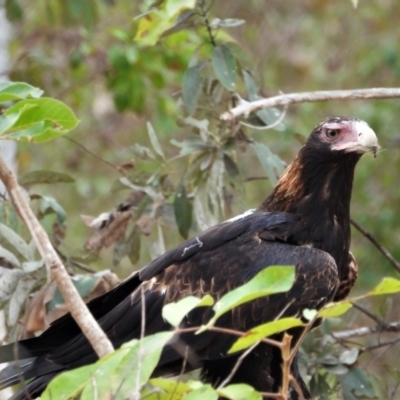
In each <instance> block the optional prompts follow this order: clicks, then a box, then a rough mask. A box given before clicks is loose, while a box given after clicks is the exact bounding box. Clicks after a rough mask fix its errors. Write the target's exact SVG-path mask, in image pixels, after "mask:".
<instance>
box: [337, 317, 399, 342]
mask: <svg viewBox="0 0 400 400" xmlns="http://www.w3.org/2000/svg"><path fill="white" fill-rule="evenodd" d="M380 332H400V321H396V322H390V323H387V324H385V325H384V326H381V325H378V326H363V327H361V328H355V329H349V330H347V331H340V332H332V333H331V334H332V336H333V337H334V338H335V339H338V340H340V339H349V338H352V337H360V336H366V335H371V334H373V333H380Z"/></svg>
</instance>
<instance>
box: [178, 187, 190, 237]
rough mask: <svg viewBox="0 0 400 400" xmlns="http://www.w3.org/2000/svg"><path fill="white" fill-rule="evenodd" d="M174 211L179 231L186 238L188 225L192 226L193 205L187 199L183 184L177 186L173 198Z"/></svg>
mask: <svg viewBox="0 0 400 400" xmlns="http://www.w3.org/2000/svg"><path fill="white" fill-rule="evenodd" d="M174 213H175V219H176V223H177V225H178V229H179V233H180V234H181V235H182V237H183V238H184V239H187V237H188V234H189V230H190V227H191V226H192V213H193V206H192V203H191V202H190V201H189V199H188V197H187V194H186V189H185V187H184V186H183V185H180V186H179V187H178V191H177V192H176V195H175V198H174Z"/></svg>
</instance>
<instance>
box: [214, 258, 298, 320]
mask: <svg viewBox="0 0 400 400" xmlns="http://www.w3.org/2000/svg"><path fill="white" fill-rule="evenodd" d="M294 278H295V268H294V267H288V266H269V267H267V268H264V269H263V270H262V271H260V272H259V273H258V274H257V275H256V276H255V277H254V278H252V279H251V280H250V281H249V282H247V283H245V284H244V285H242V286H240V287H238V288H236V289H234V290H232V291H231V292H229V293H227V294H225V295H224V296H222V298H221V299H220V300H219V301H218V302H217V303H216V304H215V305H214V307H213V310H214V311H215V315H214V317H213V318H212V319H211V320H210V322H209V323H208V324H207V326H211V325H213V324H214V323H215V322H216V320H217V319H218V318H219V317H220V316H221V315H222V314H225V313H226V312H228V311H230V310H232V309H233V308H234V307H237V306H239V305H240V304H243V303H246V302H248V301H251V300H254V299H256V298H259V297H264V296H267V295H270V294H274V293H282V292H286V291H288V290H289V289H290V288H291V287H292V285H293V282H294Z"/></svg>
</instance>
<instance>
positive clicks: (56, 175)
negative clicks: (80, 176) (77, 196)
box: [18, 171, 75, 186]
mask: <svg viewBox="0 0 400 400" xmlns="http://www.w3.org/2000/svg"><path fill="white" fill-rule="evenodd" d="M71 182H75V179H74V178H72V177H71V176H69V175H67V174H63V173H61V172H55V171H32V172H27V173H26V174H23V175H21V176H20V177H19V178H18V183H19V184H20V185H21V186H24V185H34V184H42V183H48V184H53V183H71Z"/></svg>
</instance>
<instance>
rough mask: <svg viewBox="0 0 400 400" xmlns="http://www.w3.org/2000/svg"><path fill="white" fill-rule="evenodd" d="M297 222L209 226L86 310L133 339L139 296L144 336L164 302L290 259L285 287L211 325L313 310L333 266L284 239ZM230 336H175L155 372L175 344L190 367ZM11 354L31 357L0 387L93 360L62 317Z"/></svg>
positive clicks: (175, 363) (220, 290)
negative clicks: (291, 274) (291, 278)
mask: <svg viewBox="0 0 400 400" xmlns="http://www.w3.org/2000/svg"><path fill="white" fill-rule="evenodd" d="M299 223H301V220H299V218H298V217H297V216H296V215H294V214H288V213H281V212H271V213H269V212H253V213H251V214H248V215H245V216H243V217H239V218H236V219H234V220H231V221H227V222H225V223H222V224H220V225H217V226H215V227H212V228H210V229H209V230H207V231H205V232H203V233H202V234H200V235H199V236H197V237H195V238H192V239H190V240H188V241H186V242H184V243H182V244H181V245H180V246H178V247H176V248H175V249H173V250H171V251H169V252H167V253H165V254H164V255H163V256H161V257H159V258H157V259H156V260H154V261H153V262H151V263H150V264H149V265H147V266H146V267H145V268H143V269H142V270H140V271H139V272H136V273H134V274H133V275H132V276H131V277H129V278H128V279H127V280H125V281H124V282H122V283H121V284H120V285H119V286H118V287H116V288H115V289H114V290H112V291H110V292H109V293H106V294H104V295H102V296H100V297H99V298H97V299H94V300H93V301H92V302H90V303H89V304H88V306H89V309H90V310H91V312H92V313H93V315H94V316H95V318H96V319H97V320H98V322H99V324H100V326H101V327H102V329H103V330H104V331H105V332H106V334H107V335H108V337H109V338H110V340H111V341H112V343H113V345H114V346H115V347H116V348H118V347H120V346H121V345H122V344H123V343H125V342H126V341H128V340H131V339H133V338H138V337H140V332H141V326H142V321H141V317H142V307H143V304H142V302H144V308H145V317H146V321H145V330H146V334H152V333H156V332H159V331H162V330H169V329H170V328H171V326H170V325H169V324H168V323H167V322H166V321H165V320H164V319H163V318H162V314H161V311H162V307H163V306H164V305H165V304H167V303H169V302H173V301H177V300H179V299H182V298H184V297H186V296H188V295H195V296H198V297H202V296H203V295H205V294H211V295H212V296H213V297H214V298H215V299H216V300H218V299H219V298H221V296H223V295H224V294H225V293H227V292H229V291H230V290H232V289H235V288H236V287H238V286H241V285H243V284H244V283H246V282H247V281H249V280H250V279H251V278H252V277H254V276H255V275H256V274H257V273H258V272H259V271H261V270H262V269H264V268H268V267H269V266H271V265H295V267H296V275H295V283H294V285H293V287H292V288H291V289H290V290H289V291H288V292H286V293H281V294H275V295H271V296H267V297H263V298H259V299H257V300H254V301H251V302H249V303H246V304H244V305H242V306H240V307H238V308H237V309H235V310H233V311H232V312H230V313H227V314H225V315H223V316H222V317H221V318H220V319H219V320H218V325H219V326H222V327H229V328H230V329H234V330H240V331H245V330H248V329H251V328H252V327H254V326H256V325H259V324H261V323H265V322H268V321H272V320H274V319H275V318H277V317H279V316H281V315H282V316H289V315H290V316H301V315H302V310H303V309H304V308H316V309H318V308H320V307H322V306H323V305H324V304H325V303H327V302H328V301H330V300H331V299H332V298H333V296H334V294H335V292H336V289H337V286H338V272H337V266H336V263H335V261H334V259H333V258H332V257H331V256H330V255H329V254H328V253H326V252H324V251H321V250H318V249H314V248H310V247H307V246H296V245H294V244H288V243H287V241H288V238H290V233H291V232H292V231H293V228H294V225H295V224H299ZM212 315H213V311H212V309H211V307H202V308H199V309H195V310H194V311H192V312H191V313H189V315H187V316H186V318H185V319H184V321H183V322H182V327H194V326H199V325H201V324H202V323H204V322H207V321H208V320H209V318H210V317H211V316H212ZM234 340H235V337H233V336H229V335H222V334H219V333H216V332H204V333H203V334H200V335H194V334H193V333H185V334H180V335H179V337H176V338H175V339H174V341H173V342H172V343H170V344H169V345H168V346H167V347H166V349H165V350H164V352H163V354H162V357H161V360H160V362H159V365H158V368H157V370H156V374H161V373H164V372H169V373H174V372H176V371H179V370H180V368H181V365H182V358H183V357H182V350H181V349H182V345H184V346H188V347H189V348H190V352H191V353H192V354H193V357H192V359H193V360H195V361H193V362H192V363H191V364H190V363H189V365H188V369H193V368H196V367H199V366H201V363H202V362H203V361H205V360H218V359H221V358H224V357H227V350H228V349H229V347H230V346H231V344H232V343H233V341H234ZM16 354H17V355H18V358H19V359H24V358H30V360H28V362H26V363H25V364H24V367H23V368H22V371H23V372H19V373H15V370H14V373H11V372H7V368H6V369H5V370H3V371H2V372H1V373H0V385H1V384H3V386H4V387H5V386H9V385H12V384H14V383H17V382H19V381H20V380H21V375H22V377H23V379H30V378H35V377H38V376H40V378H37V379H34V380H33V381H31V382H30V383H29V384H28V390H29V391H30V392H31V393H33V394H34V393H35V388H36V387H37V388H43V385H44V383H43V382H45V381H47V380H50V379H51V378H52V377H53V376H54V375H55V374H57V373H59V372H61V371H63V370H65V369H70V368H75V367H78V366H81V365H85V364H87V363H90V362H94V361H95V360H96V359H97V356H96V354H95V353H94V351H93V349H92V347H91V346H90V344H89V343H88V341H87V339H86V337H85V336H84V335H83V334H82V333H81V332H80V330H79V328H78V327H77V325H76V323H75V322H74V320H73V319H72V317H71V316H69V315H67V316H64V317H63V318H61V319H60V320H57V321H55V322H54V323H53V325H52V326H51V327H50V328H49V329H48V330H47V331H46V332H44V333H43V334H42V335H41V336H40V337H38V338H34V339H28V340H25V341H21V342H19V343H18V347H15V345H13V344H10V345H8V346H3V347H1V348H0V361H1V362H5V361H12V360H15V355H16ZM20 367H21V364H20V365H19V368H20ZM10 368H12V367H10ZM9 371H11V369H9ZM18 371H20V369H19V370H18ZM46 376H47V377H48V379H46V378H45V377H46ZM35 382H36V383H35ZM35 385H36V386H35ZM0 387H1V386H0ZM38 390H39V389H38ZM40 390H41V389H40Z"/></svg>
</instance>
